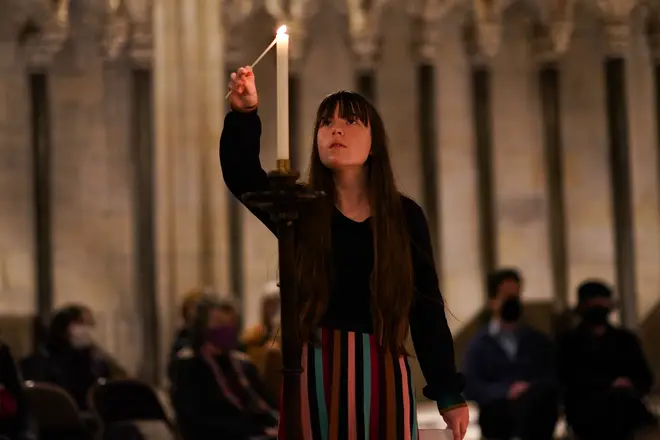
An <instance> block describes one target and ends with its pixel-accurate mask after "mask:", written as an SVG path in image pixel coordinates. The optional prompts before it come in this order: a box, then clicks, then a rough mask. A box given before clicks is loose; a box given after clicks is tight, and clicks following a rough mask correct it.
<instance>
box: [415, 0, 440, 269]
mask: <svg viewBox="0 0 660 440" xmlns="http://www.w3.org/2000/svg"><path fill="white" fill-rule="evenodd" d="M430 3H432V2H431V1H428V0H426V1H424V2H423V3H422V4H421V6H422V8H420V11H417V12H416V13H415V14H414V15H413V16H412V29H413V38H414V46H415V47H414V50H415V54H416V55H417V105H418V110H417V117H418V126H417V129H418V131H419V144H420V145H419V146H420V161H421V168H422V200H420V202H421V205H422V206H423V207H424V210H425V212H426V217H427V219H428V222H429V228H430V230H431V240H432V242H433V248H434V249H435V258H436V264H437V265H438V267H442V261H441V260H440V257H441V253H440V252H438V251H439V249H440V247H439V246H440V242H439V239H438V234H439V232H440V230H441V229H440V220H439V219H440V217H441V216H440V212H439V206H438V202H439V198H438V195H439V192H440V188H439V186H438V184H439V179H438V175H437V172H436V171H437V166H438V157H437V156H438V154H437V153H438V151H439V150H440V145H439V144H438V133H437V131H438V129H439V126H440V125H441V124H442V123H443V122H444V121H443V120H442V118H440V117H439V114H438V113H437V109H436V103H437V102H436V101H437V84H436V75H437V71H436V64H437V58H438V52H439V51H438V38H439V35H438V34H439V26H440V23H439V21H440V18H441V17H440V16H439V14H437V13H432V11H429V10H428V4H430ZM425 6H426V7H425ZM433 12H435V11H433Z"/></svg>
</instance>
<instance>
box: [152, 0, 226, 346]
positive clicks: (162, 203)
mask: <svg viewBox="0 0 660 440" xmlns="http://www.w3.org/2000/svg"><path fill="white" fill-rule="evenodd" d="M222 8H223V6H222V2H217V1H208V2H179V1H174V0H164V1H160V2H155V3H154V44H155V52H154V80H155V84H154V85H155V97H154V99H155V108H156V114H155V116H156V125H155V139H156V145H155V161H156V170H155V179H156V185H155V186H156V229H157V231H156V237H157V238H156V243H157V250H158V252H157V261H158V264H157V280H158V283H157V285H158V294H159V311H160V318H161V319H162V321H161V322H162V323H163V324H162V326H161V332H162V333H161V334H162V338H163V340H169V339H170V338H171V337H172V334H173V332H174V328H175V327H176V326H177V325H178V321H177V319H178V310H179V308H178V305H179V302H180V297H181V295H182V294H183V293H185V292H186V291H187V290H189V289H190V288H193V287H195V286H199V285H209V286H212V287H213V288H215V289H216V290H217V291H219V292H221V294H224V295H226V294H228V291H227V289H228V286H229V276H228V275H229V272H228V257H229V247H228V242H229V236H228V218H227V213H226V209H227V202H226V197H227V193H226V191H225V189H224V187H225V186H224V183H223V181H222V176H221V172H220V167H219V165H218V140H219V137H220V132H221V129H222V127H221V121H222V119H223V114H224V109H225V104H224V100H223V98H224V94H225V91H226V83H227V81H226V78H225V67H224V60H223V58H224V41H225V35H224V33H223V32H222V28H221V23H222V20H221V19H222V13H223V10H222Z"/></svg>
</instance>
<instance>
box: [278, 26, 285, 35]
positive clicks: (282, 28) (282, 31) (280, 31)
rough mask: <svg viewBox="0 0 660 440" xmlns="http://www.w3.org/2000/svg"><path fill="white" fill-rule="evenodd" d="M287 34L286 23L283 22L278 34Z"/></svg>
mask: <svg viewBox="0 0 660 440" xmlns="http://www.w3.org/2000/svg"><path fill="white" fill-rule="evenodd" d="M281 34H286V25H285V24H283V25H282V26H280V27H279V28H278V29H277V35H281Z"/></svg>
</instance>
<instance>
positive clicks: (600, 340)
mask: <svg viewBox="0 0 660 440" xmlns="http://www.w3.org/2000/svg"><path fill="white" fill-rule="evenodd" d="M559 375H560V379H561V381H562V384H563V385H564V386H565V387H566V391H567V394H568V396H567V397H568V399H570V400H573V399H580V398H588V397H592V396H594V394H598V393H603V392H607V391H609V390H611V386H612V382H614V381H615V380H616V379H617V378H618V377H627V378H628V379H630V381H631V382H632V384H633V386H634V390H635V391H636V392H637V393H638V395H639V397H642V396H646V395H647V394H648V393H649V392H650V391H651V388H652V385H653V373H652V372H651V369H650V368H649V364H648V362H647V360H646V357H645V356H644V352H643V350H642V347H641V344H640V342H639V339H638V338H637V336H635V334H634V333H632V332H630V331H628V330H626V329H623V328H616V327H612V326H610V325H608V326H607V329H606V331H605V333H604V334H602V335H595V334H594V333H593V332H592V331H591V330H590V329H589V328H588V327H587V326H586V325H584V324H581V325H579V326H578V327H577V328H576V329H574V330H571V331H569V332H567V333H566V334H564V335H563V336H562V337H561V338H560V340H559Z"/></svg>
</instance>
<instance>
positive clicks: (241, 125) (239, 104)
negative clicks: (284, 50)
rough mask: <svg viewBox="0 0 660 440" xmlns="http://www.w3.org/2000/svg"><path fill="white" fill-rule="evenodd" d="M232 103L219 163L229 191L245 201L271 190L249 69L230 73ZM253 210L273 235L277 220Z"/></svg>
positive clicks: (225, 125)
mask: <svg viewBox="0 0 660 440" xmlns="http://www.w3.org/2000/svg"><path fill="white" fill-rule="evenodd" d="M230 88H231V92H232V93H231V96H230V103H231V107H232V110H231V111H230V112H229V113H228V114H227V116H225V123H224V127H223V129H222V136H221V137H220V166H221V167H222V175H223V177H224V179H225V183H226V184H227V188H229V191H231V193H232V194H233V195H234V196H235V197H236V198H237V199H238V200H240V201H241V203H243V195H245V194H246V193H249V192H253V191H264V190H268V189H269V186H270V184H269V182H268V176H267V175H266V172H265V171H264V170H263V169H262V168H261V162H260V160H259V152H260V148H261V120H260V119H259V115H258V112H257V106H258V102H259V100H258V97H257V88H256V83H255V79H254V74H253V73H252V69H250V68H240V69H239V70H238V71H237V72H236V73H232V75H231V82H230ZM248 209H250V211H251V212H252V213H253V214H254V215H255V216H256V217H257V218H258V219H259V220H261V222H262V223H263V224H264V225H266V227H268V229H270V230H271V231H272V232H273V233H274V234H276V233H277V228H276V225H275V223H274V222H273V221H272V220H271V219H270V216H269V215H268V213H266V212H264V211H262V210H259V209H254V208H250V207H248Z"/></svg>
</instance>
